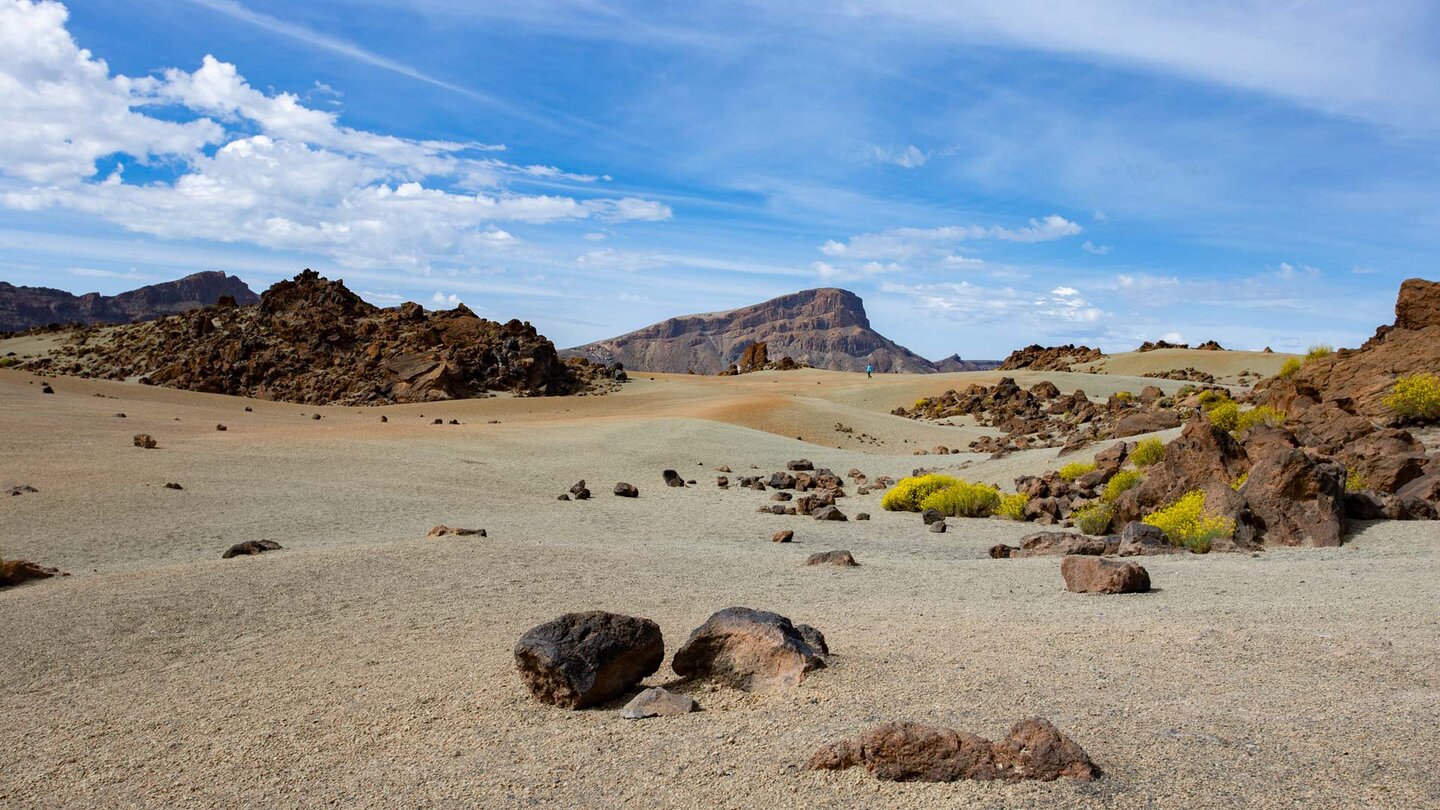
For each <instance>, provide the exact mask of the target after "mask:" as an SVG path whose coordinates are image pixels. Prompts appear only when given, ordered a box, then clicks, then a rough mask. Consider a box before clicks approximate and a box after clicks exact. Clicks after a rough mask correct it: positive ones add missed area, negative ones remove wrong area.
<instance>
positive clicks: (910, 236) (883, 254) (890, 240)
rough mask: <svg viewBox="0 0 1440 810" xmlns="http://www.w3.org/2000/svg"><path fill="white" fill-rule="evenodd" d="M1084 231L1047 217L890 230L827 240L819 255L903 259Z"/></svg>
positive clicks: (1045, 240) (1055, 218)
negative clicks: (965, 245) (964, 245)
mask: <svg viewBox="0 0 1440 810" xmlns="http://www.w3.org/2000/svg"><path fill="white" fill-rule="evenodd" d="M1084 230H1085V229H1084V228H1082V227H1080V226H1079V225H1078V224H1076V223H1074V222H1071V221H1070V220H1068V219H1065V218H1064V217H1062V216H1059V215H1056V214H1051V215H1050V216H1047V217H1044V218H1042V219H1034V218H1032V219H1031V220H1030V222H1029V224H1028V225H1024V226H1022V227H1019V228H1007V227H1004V226H1000V225H946V226H943V227H939V228H894V229H891V230H888V231H880V232H878V233H862V234H858V235H856V236H852V237H850V238H849V239H848V240H846V241H844V242H839V241H836V240H834V239H830V240H827V241H826V242H825V243H824V244H823V245H821V246H820V252H821V253H824V254H825V255H826V256H832V257H835V258H842V257H843V258H848V259H905V258H909V257H912V256H916V255H922V254H927V253H933V252H934V251H936V250H948V249H949V247H950V246H952V245H954V244H957V243H959V242H969V241H982V240H994V241H1001V242H1048V241H1051V240H1054V239H1063V238H1065V237H1067V236H1074V235H1076V234H1078V233H1081V232H1083V231H1084Z"/></svg>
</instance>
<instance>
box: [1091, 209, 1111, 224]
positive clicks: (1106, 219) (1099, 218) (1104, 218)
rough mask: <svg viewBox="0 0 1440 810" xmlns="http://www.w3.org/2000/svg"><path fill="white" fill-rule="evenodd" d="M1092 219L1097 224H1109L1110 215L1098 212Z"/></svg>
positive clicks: (1092, 215)
mask: <svg viewBox="0 0 1440 810" xmlns="http://www.w3.org/2000/svg"><path fill="white" fill-rule="evenodd" d="M1090 219H1092V220H1094V221H1095V222H1109V221H1110V215H1109V214H1106V213H1105V212H1104V211H1096V212H1095V213H1093V214H1091V215H1090Z"/></svg>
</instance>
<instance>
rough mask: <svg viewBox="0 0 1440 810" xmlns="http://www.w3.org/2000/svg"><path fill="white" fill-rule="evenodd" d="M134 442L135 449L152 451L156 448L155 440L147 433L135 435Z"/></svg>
mask: <svg viewBox="0 0 1440 810" xmlns="http://www.w3.org/2000/svg"><path fill="white" fill-rule="evenodd" d="M134 441H135V446H136V447H143V448H145V449H146V450H154V449H155V448H156V446H157V443H156V441H155V439H154V438H153V437H152V436H151V435H150V434H148V433H136V434H135V439H134Z"/></svg>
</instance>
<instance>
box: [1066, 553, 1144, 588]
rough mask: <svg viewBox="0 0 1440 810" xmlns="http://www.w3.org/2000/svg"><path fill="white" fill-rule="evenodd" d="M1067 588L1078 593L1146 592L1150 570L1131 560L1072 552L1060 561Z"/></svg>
mask: <svg viewBox="0 0 1440 810" xmlns="http://www.w3.org/2000/svg"><path fill="white" fill-rule="evenodd" d="M1060 575H1061V576H1062V577H1064V578H1065V589H1066V590H1069V591H1074V592H1075V593H1144V592H1146V591H1148V590H1150V573H1149V572H1148V571H1146V570H1145V569H1144V568H1143V567H1141V566H1139V565H1136V564H1135V563H1132V562H1119V561H1116V560H1107V559H1105V558H1104V557H1095V556H1091V555H1076V554H1072V555H1070V556H1067V557H1066V558H1065V559H1063V560H1061V561H1060Z"/></svg>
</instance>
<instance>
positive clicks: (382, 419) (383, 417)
mask: <svg viewBox="0 0 1440 810" xmlns="http://www.w3.org/2000/svg"><path fill="white" fill-rule="evenodd" d="M380 421H381V422H389V421H390V417H388V416H386V415H385V414H383V413H382V414H380Z"/></svg>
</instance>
